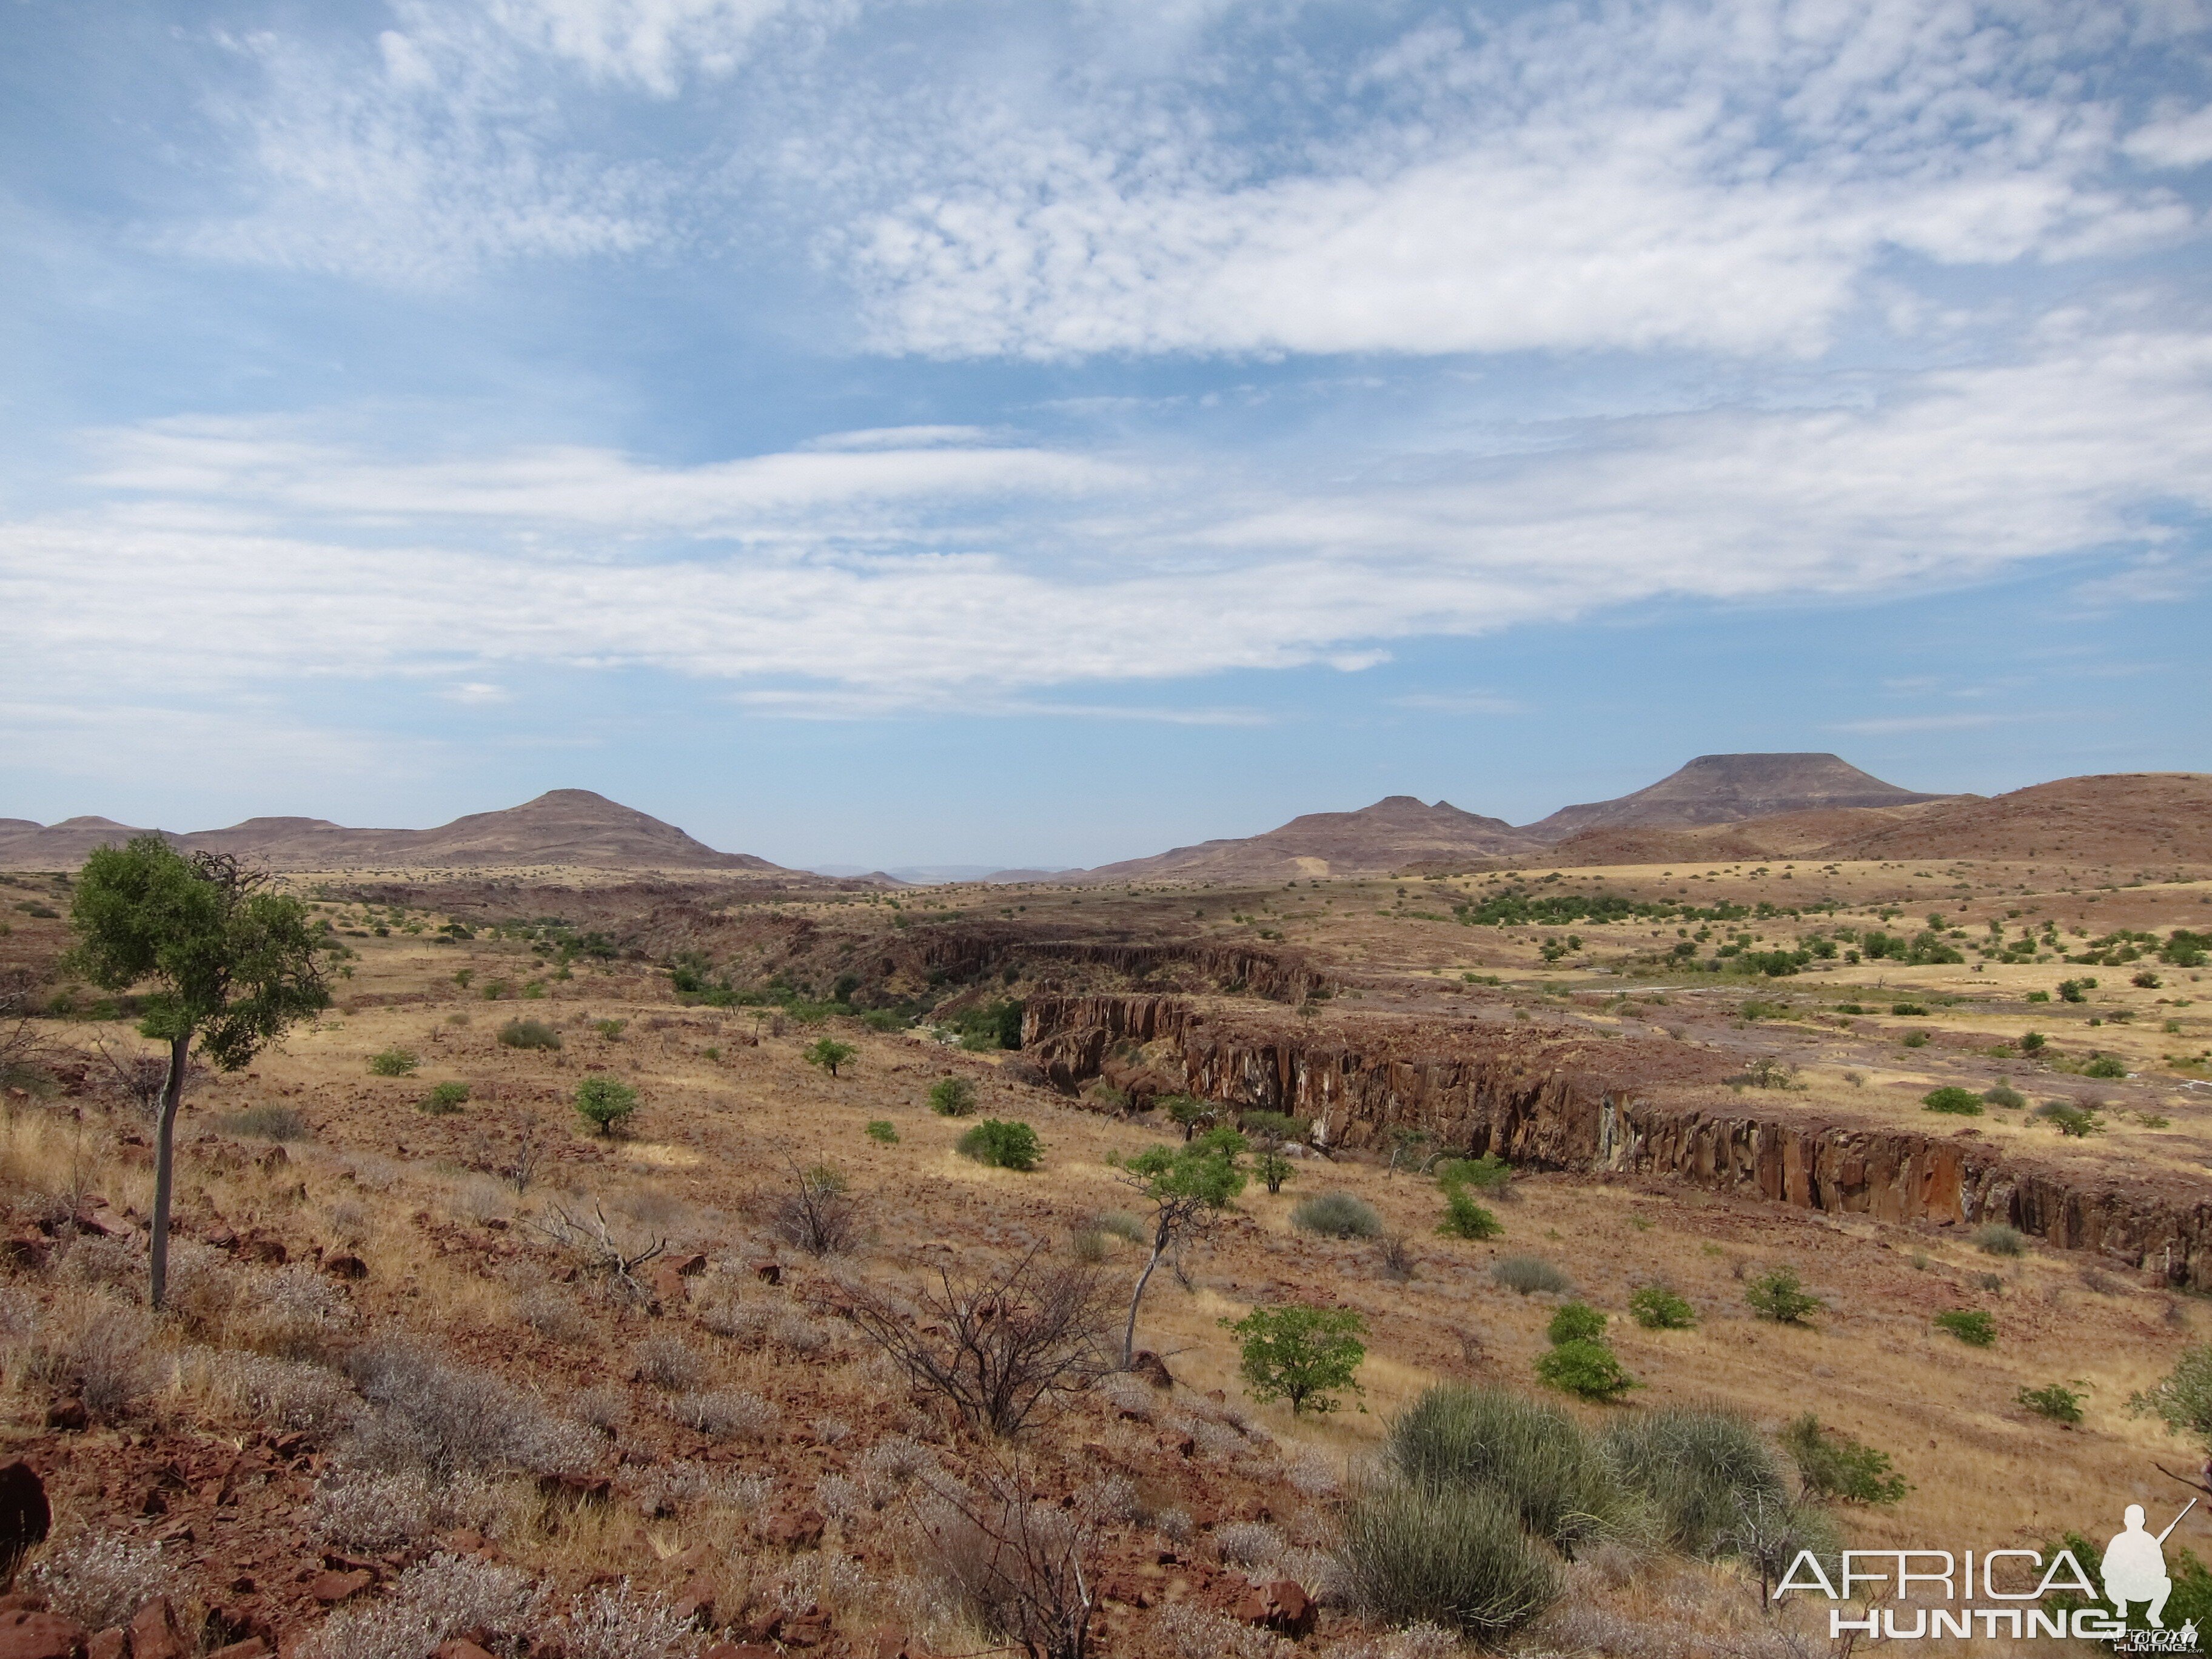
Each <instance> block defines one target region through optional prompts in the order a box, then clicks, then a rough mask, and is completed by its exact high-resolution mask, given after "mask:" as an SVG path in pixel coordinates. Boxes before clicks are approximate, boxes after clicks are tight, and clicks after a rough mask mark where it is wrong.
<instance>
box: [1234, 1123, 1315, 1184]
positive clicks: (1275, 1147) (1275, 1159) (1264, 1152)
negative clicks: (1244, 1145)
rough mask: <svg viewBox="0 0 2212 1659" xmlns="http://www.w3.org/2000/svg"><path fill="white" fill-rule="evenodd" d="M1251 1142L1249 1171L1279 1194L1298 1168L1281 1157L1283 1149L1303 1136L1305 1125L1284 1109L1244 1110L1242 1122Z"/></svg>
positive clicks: (1247, 1137)
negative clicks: (1283, 1110) (1282, 1110)
mask: <svg viewBox="0 0 2212 1659" xmlns="http://www.w3.org/2000/svg"><path fill="white" fill-rule="evenodd" d="M1242 1127H1243V1132H1244V1136H1245V1139H1248V1140H1249V1141H1250V1142H1251V1143H1252V1173H1253V1174H1254V1175H1256V1176H1259V1177H1260V1180H1261V1183H1262V1184H1263V1185H1265V1186H1266V1188H1267V1190H1268V1191H1269V1192H1270V1193H1279V1192H1281V1191H1282V1190H1283V1183H1284V1182H1286V1181H1289V1180H1290V1179H1291V1177H1292V1176H1295V1175H1297V1166H1296V1165H1295V1164H1292V1163H1291V1160H1290V1159H1289V1158H1285V1157H1284V1156H1283V1148H1284V1147H1285V1146H1289V1145H1291V1143H1292V1142H1293V1141H1297V1140H1302V1139H1304V1137H1305V1132H1306V1126H1305V1125H1304V1124H1303V1123H1301V1122H1300V1121H1298V1120H1297V1119H1296V1118H1294V1117H1291V1116H1290V1115H1288V1114H1286V1113H1283V1112H1247V1113H1245V1114H1244V1119H1243V1126H1242Z"/></svg>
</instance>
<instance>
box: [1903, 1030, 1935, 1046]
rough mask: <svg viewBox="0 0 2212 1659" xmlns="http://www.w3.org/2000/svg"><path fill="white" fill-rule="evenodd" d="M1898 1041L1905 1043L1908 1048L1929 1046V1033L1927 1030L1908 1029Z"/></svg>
mask: <svg viewBox="0 0 2212 1659" xmlns="http://www.w3.org/2000/svg"><path fill="white" fill-rule="evenodd" d="M1898 1041H1899V1042H1902V1043H1904V1045H1905V1047H1906V1048H1926V1047H1927V1046H1928V1033H1927V1032H1925V1031H1907V1032H1906V1033H1905V1035H1904V1036H1902V1037H1900V1038H1899V1039H1898Z"/></svg>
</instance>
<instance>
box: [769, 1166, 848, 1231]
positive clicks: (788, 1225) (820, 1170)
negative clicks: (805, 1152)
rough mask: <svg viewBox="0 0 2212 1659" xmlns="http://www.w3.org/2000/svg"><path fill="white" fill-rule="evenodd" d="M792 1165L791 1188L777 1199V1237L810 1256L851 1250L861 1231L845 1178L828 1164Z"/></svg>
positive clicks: (775, 1223) (775, 1221)
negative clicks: (803, 1166)
mask: <svg viewBox="0 0 2212 1659" xmlns="http://www.w3.org/2000/svg"><path fill="white" fill-rule="evenodd" d="M787 1161H788V1162H790V1163H791V1177H792V1184H791V1189H790V1190H789V1191H788V1192H787V1193H786V1194H784V1195H783V1197H782V1198H781V1199H780V1200H777V1203H776V1206H775V1220H774V1224H773V1225H774V1226H775V1235H776V1237H778V1238H781V1240H783V1242H784V1243H787V1244H795V1245H797V1246H798V1247H799V1249H802V1250H805V1252H806V1253H807V1254H808V1255H839V1254H842V1252H844V1251H846V1250H848V1249H851V1248H852V1247H853V1242H854V1239H855V1238H856V1237H858V1236H859V1233H860V1206H859V1205H857V1204H856V1203H854V1201H853V1196H852V1193H851V1191H850V1190H849V1189H848V1188H847V1186H846V1184H845V1177H844V1176H841V1175H839V1174H838V1173H837V1171H836V1170H833V1169H831V1168H830V1167H829V1165H828V1164H811V1165H810V1166H808V1167H806V1168H805V1169H801V1168H800V1167H799V1164H798V1163H797V1162H796V1161H795V1160H787Z"/></svg>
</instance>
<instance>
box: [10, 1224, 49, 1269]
mask: <svg viewBox="0 0 2212 1659" xmlns="http://www.w3.org/2000/svg"><path fill="white" fill-rule="evenodd" d="M52 1255H53V1246H52V1245H51V1244H49V1243H47V1242H46V1240H45V1239H44V1238H42V1237H40V1236H39V1235H38V1234H37V1233H34V1232H21V1233H17V1234H15V1236H14V1237H11V1238H9V1240H8V1242H7V1243H4V1244H0V1257H5V1259H6V1261H7V1262H8V1265H9V1267H21V1268H23V1269H25V1270H27V1271H28V1272H31V1273H44V1272H45V1271H46V1263H47V1261H48V1260H50V1259H51V1258H52Z"/></svg>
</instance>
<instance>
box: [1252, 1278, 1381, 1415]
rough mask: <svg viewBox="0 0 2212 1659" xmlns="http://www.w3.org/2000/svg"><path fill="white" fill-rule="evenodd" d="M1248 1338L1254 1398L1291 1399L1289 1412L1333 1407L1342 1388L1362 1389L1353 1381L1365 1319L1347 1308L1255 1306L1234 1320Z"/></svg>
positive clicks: (1360, 1357)
mask: <svg viewBox="0 0 2212 1659" xmlns="http://www.w3.org/2000/svg"><path fill="white" fill-rule="evenodd" d="M1222 1324H1223V1325H1224V1326H1225V1327H1226V1328H1228V1329H1230V1330H1232V1331H1234V1332H1236V1333H1237V1335H1239V1336H1241V1337H1243V1339H1244V1358H1243V1365H1242V1366H1241V1367H1240V1369H1241V1370H1243V1376H1244V1382H1245V1385H1246V1386H1247V1387H1248V1388H1249V1389H1250V1390H1251V1393H1252V1397H1253V1398H1254V1399H1255V1400H1257V1401H1261V1402H1262V1403H1263V1404H1264V1403H1265V1402H1266V1401H1270V1400H1287V1401H1290V1402H1291V1416H1293V1417H1295V1416H1297V1414H1298V1413H1300V1412H1304V1411H1309V1410H1310V1411H1316V1412H1332V1411H1334V1410H1335V1409H1336V1407H1337V1401H1336V1399H1335V1395H1336V1392H1337V1390H1339V1389H1351V1390H1352V1392H1353V1393H1354V1394H1358V1392H1359V1391H1360V1389H1359V1384H1358V1383H1357V1382H1356V1381H1354V1380H1353V1373H1354V1372H1356V1371H1357V1370H1358V1369H1359V1362H1360V1361H1361V1360H1363V1359H1364V1358H1367V1345H1366V1344H1365V1343H1364V1342H1362V1341H1361V1340H1359V1339H1360V1337H1361V1336H1363V1335H1364V1334H1365V1333H1366V1330H1367V1326H1366V1322H1365V1321H1364V1320H1362V1319H1361V1318H1360V1316H1358V1314H1357V1313H1355V1312H1353V1311H1352V1310H1351V1309H1349V1308H1309V1307H1304V1306H1302V1305H1298V1304H1292V1305H1291V1306H1289V1307H1285V1308H1255V1309H1253V1310H1252V1311H1251V1312H1250V1313H1249V1314H1247V1315H1245V1316H1244V1317H1243V1318H1242V1319H1240V1320H1237V1322H1235V1323H1233V1324H1231V1322H1229V1321H1228V1320H1226V1319H1225V1320H1223V1321H1222Z"/></svg>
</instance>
